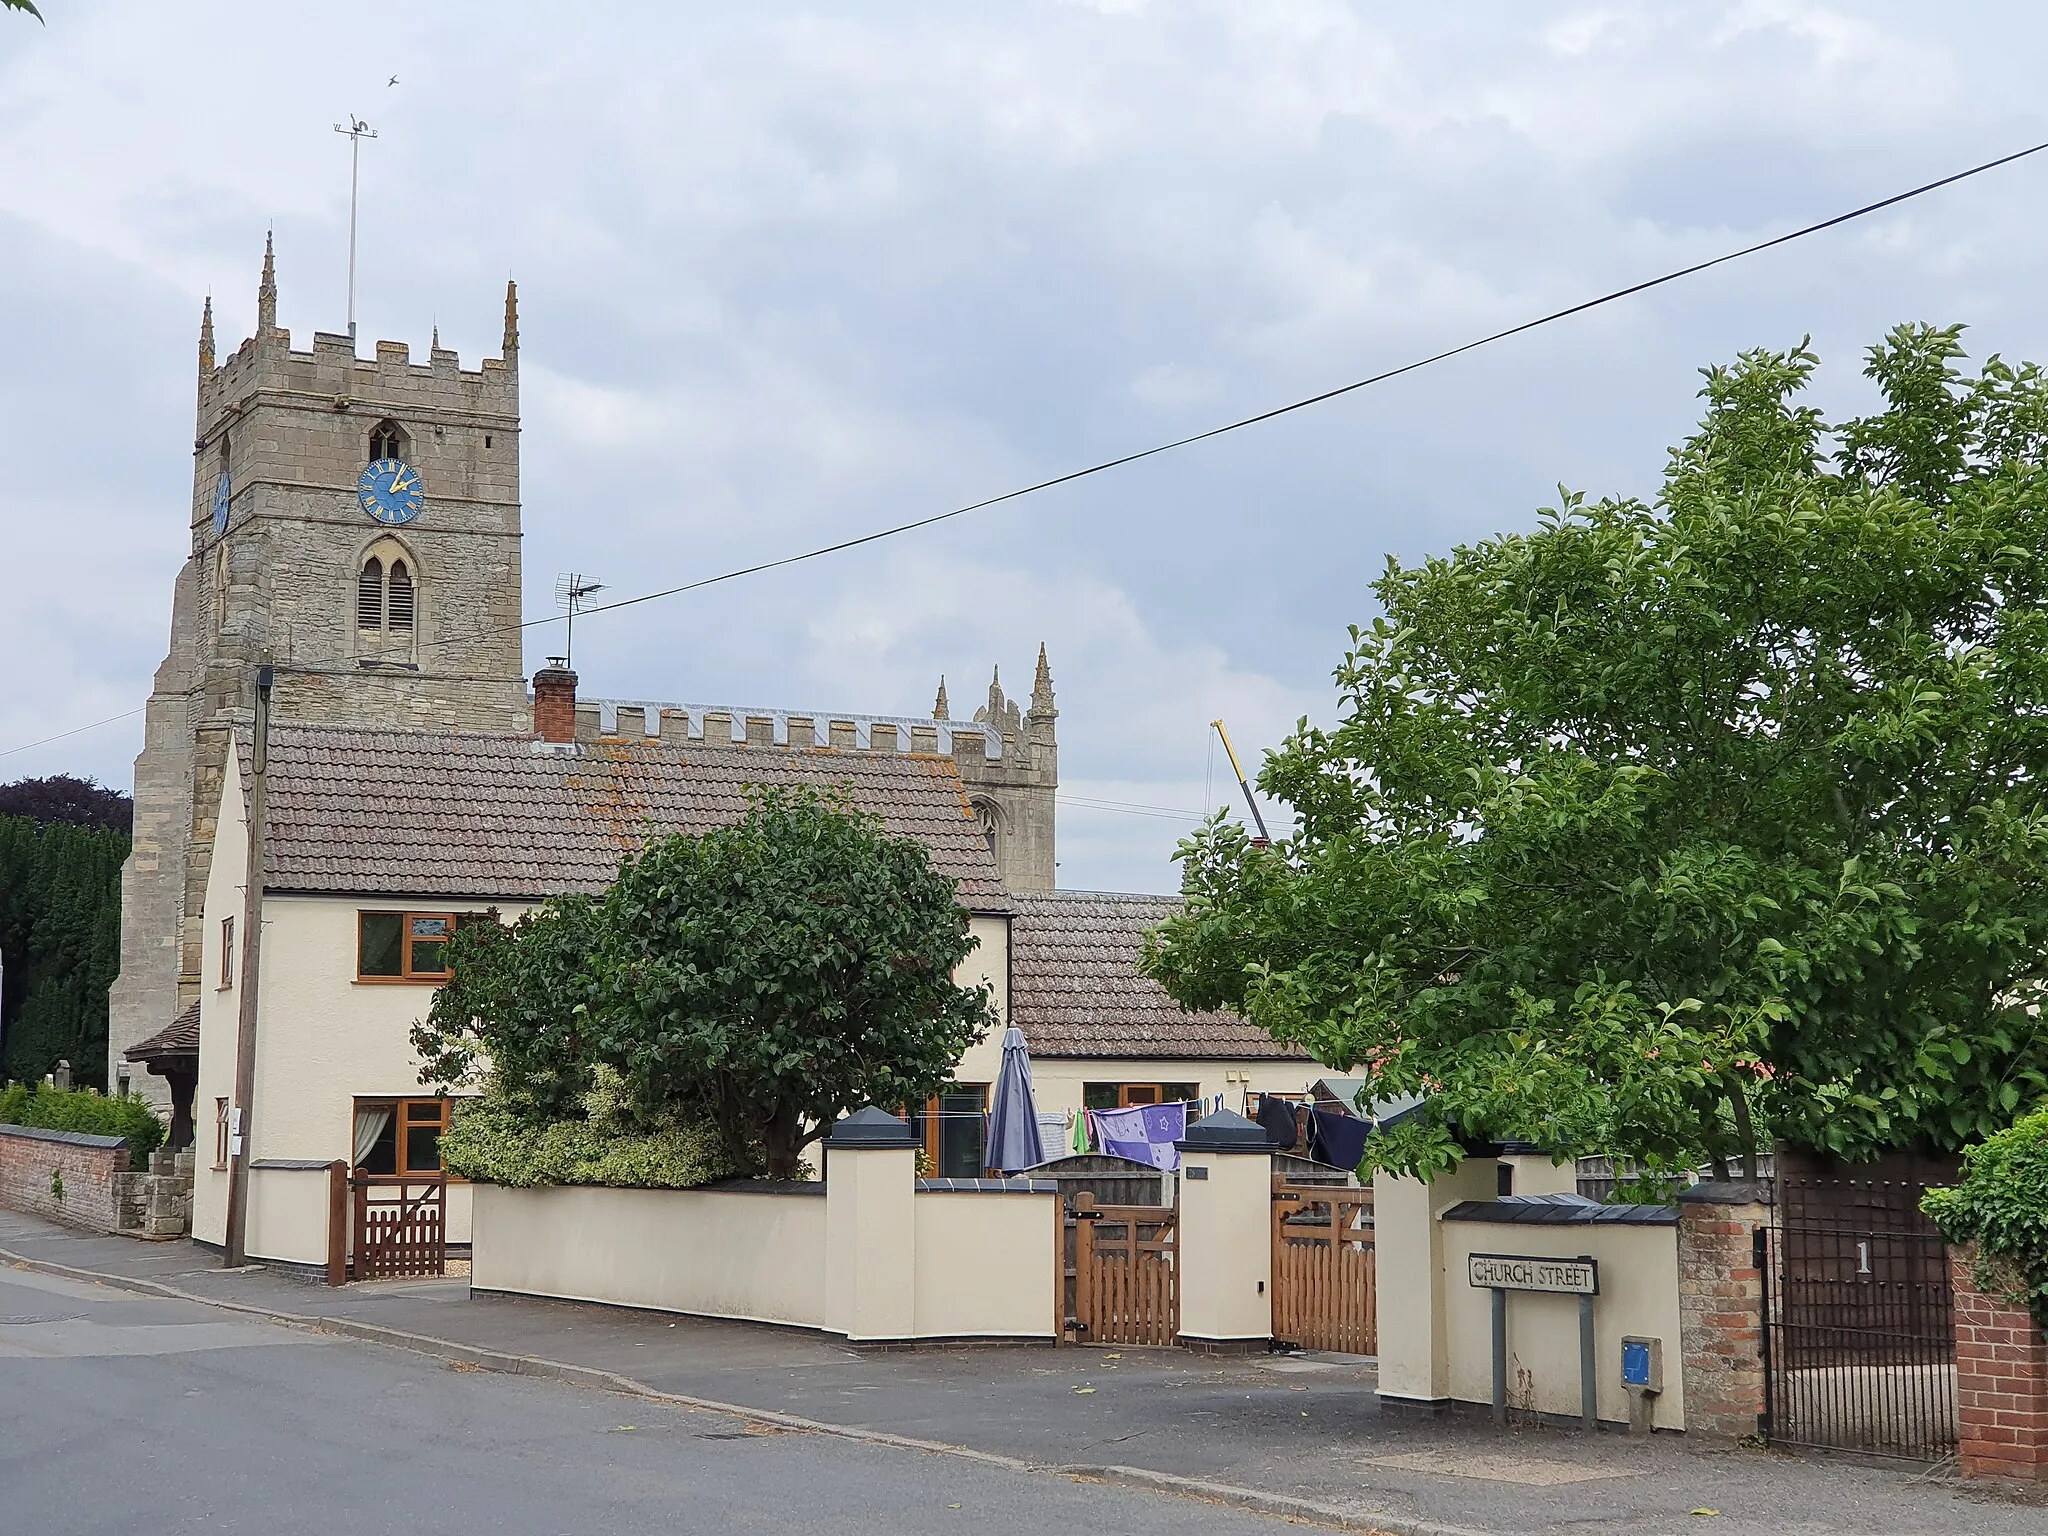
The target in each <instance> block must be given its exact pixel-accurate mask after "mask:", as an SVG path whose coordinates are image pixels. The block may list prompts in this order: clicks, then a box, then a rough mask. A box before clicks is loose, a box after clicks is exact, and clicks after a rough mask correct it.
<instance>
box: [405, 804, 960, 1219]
mask: <svg viewBox="0 0 2048 1536" xmlns="http://www.w3.org/2000/svg"><path fill="white" fill-rule="evenodd" d="M747 793H748V808H747V812H746V815H745V816H744V817H743V818H742V819H741V820H740V821H738V822H737V823H734V824H732V825H729V826H721V827H713V828H712V829H710V830H709V831H707V832H705V833H703V834H702V835H701V836H694V837H693V836H689V835H685V834H676V835H673V836H669V837H664V838H656V839H654V840H653V841H651V842H649V843H648V844H647V845H646V846H645V847H644V848H642V849H641V850H640V851H639V852H637V853H635V854H633V855H631V856H629V857H628V858H627V859H626V860H625V862H624V863H623V864H622V865H621V866H620V869H619V875H618V879H617V881H616V882H615V883H614V884H613V885H612V887H611V889H610V890H608V891H607V892H606V893H605V894H604V895H603V897H601V898H599V899H598V900H595V901H593V900H591V899H590V898H588V897H584V896H568V897H555V898H552V899H550V900H549V901H548V902H546V903H544V904H543V905H542V906H541V907H540V909H539V910H538V911H536V912H531V913H528V914H527V915H526V916H525V917H522V918H521V919H520V920H519V922H518V923H517V924H515V925H513V926H512V927H510V928H503V927H500V926H499V925H498V924H497V923H495V922H487V923H470V924H466V925H464V926H462V927H461V928H458V929H457V931H456V934H455V937H454V940H453V942H452V943H451V944H450V945H449V946H448V963H449V967H450V970H451V972H452V976H451V979H450V980H449V982H448V984H447V985H445V986H443V987H442V988H441V989H440V990H439V991H438V992H436V993H435V995H434V999H433V1003H432V1005H431V1007H430V1009H429V1011H428V1014H427V1017H426V1019H425V1020H424V1021H423V1022H421V1023H420V1024H419V1025H418V1026H416V1027H415V1028H414V1030H413V1033H412V1040H413V1045H414V1047H415V1048H416V1049H417V1050H418V1051H419V1053H420V1056H421V1059H422V1060H423V1061H424V1063H425V1066H424V1068H423V1069H422V1071H421V1074H420V1081H421V1082H423V1083H427V1084H430V1085H433V1086H436V1087H444V1086H445V1087H453V1086H455V1085H457V1084H462V1083H467V1082H470V1081H473V1080H474V1079H475V1078H476V1076H477V1074H478V1073H479V1071H480V1070H482V1069H483V1068H484V1066H485V1065H486V1064H488V1067H489V1070H490V1071H491V1072H492V1073H493V1074H494V1075H495V1079H496V1085H495V1088H494V1090H493V1092H494V1098H495V1101H496V1103H497V1104H498V1105H499V1106H500V1107H502V1108H504V1109H505V1110H507V1111H509V1112H512V1113H513V1114H514V1115H515V1116H516V1118H517V1119H518V1120H521V1121H523V1122H524V1123H526V1124H527V1125H528V1126H531V1127H534V1128H537V1129H550V1131H551V1133H552V1129H551V1128H553V1127H555V1126H557V1125H559V1124H561V1123H563V1122H574V1121H576V1120H577V1119H579V1118H587V1119H592V1120H594V1119H596V1118H597V1117H596V1116H595V1115H594V1114H592V1113H590V1112H589V1111H588V1109H585V1111H584V1113H583V1114H582V1115H580V1116H579V1115H578V1113H577V1106H578V1103H579V1101H580V1100H581V1098H582V1097H583V1096H584V1095H586V1094H588V1093H589V1092H591V1091H592V1089H593V1088H594V1087H596V1086H597V1085H599V1084H600V1083H605V1084H609V1086H608V1087H606V1088H605V1089H604V1092H605V1094H606V1096H607V1099H608V1102H609V1104H610V1106H611V1112H612V1113H614V1114H615V1115H616V1117H617V1125H616V1130H617V1133H618V1135H619V1136H621V1137H629V1138H646V1137H656V1138H666V1137H667V1135H668V1133H669V1132H671V1131H675V1130H678V1129H680V1128H689V1130H690V1133H691V1137H692V1139H691V1140H690V1145H693V1146H694V1145H695V1141H694V1132H695V1128H696V1127H699V1126H712V1127H715V1128H716V1129H717V1131H718V1134H719V1136H720V1138H721V1143H722V1145H723V1148H724V1152H723V1154H722V1155H721V1156H719V1157H718V1158H717V1159H716V1162H717V1165H718V1166H719V1167H720V1168H727V1167H730V1168H732V1169H734V1170H735V1171H738V1170H741V1169H746V1170H748V1171H753V1170H761V1171H765V1172H766V1173H767V1174H768V1176H769V1177H770V1178H778V1179H789V1178H796V1177H799V1176H800V1173H799V1170H800V1169H801V1167H802V1162H803V1151H804V1149H805V1148H806V1147H807V1146H809V1145H810V1144H811V1143H812V1142H814V1141H816V1140H817V1139H818V1138H820V1137H821V1136H823V1135H825V1134H826V1132H827V1131H829V1130H830V1128H831V1126H832V1124H833V1122H834V1121H835V1120H836V1119H837V1118H838V1117H839V1116H840V1115H842V1114H844V1113H846V1112H847V1111H848V1110H850V1109H855V1108H858V1107H859V1106H861V1105H863V1104H917V1103H922V1102H923V1101H924V1100H925V1099H926V1098H928V1097H929V1096H930V1095H932V1094H934V1093H937V1092H938V1091H939V1090H940V1089H941V1088H942V1087H944V1086H945V1084H946V1083H948V1082H950V1081H951V1080H952V1076H953V1069H954V1067H955V1066H956V1065H957V1064H958V1063H959V1060H960V1057H961V1053H962V1052H964V1051H965V1050H966V1049H967V1048H968V1047H969V1046H970V1045H972V1044H973V1043H974V1042H975V1041H976V1040H979V1039H980V1038H981V1037H982V1036H983V1035H984V1034H986V1033H987V1031H988V1030H989V1029H990V1028H991V1027H992V1026H993V1024H994V1022H995V1020H994V1014H993V1011H992V1009H991V1007H990V1000H989V989H988V988H987V987H986V986H976V987H963V986H960V985H958V984H956V983H955V981H954V980H953V975H954V972H955V971H956V970H957V969H958V968H959V966H960V964H961V962H962V961H964V960H965V959H966V958H967V957H968V955H969V954H970V953H971V952H972V951H973V949H974V947H975V945H976V943H977V942H978V941H977V940H976V938H975V937H974V935H973V933H972V931H971V930H970V928H969V924H968V918H967V914H966V912H965V911H963V910H962V909H961V907H960V905H959V903H958V900H957V897H956V895H955V892H954V889H953V882H952V881H951V880H950V879H949V878H947V877H946V876H944V875H941V874H940V873H938V872H937V871H936V870H934V869H933V868H932V867H931V857H930V854H929V852H928V851H927V850H926V848H925V847H924V845H923V844H921V843H919V842H917V841H916V840H915V839H911V838H898V837H891V836H890V835H889V834H888V831H887V829H886V828H885V826H884V825H883V823H882V822H881V820H880V819H879V818H877V817H875V816H871V815H867V814H865V813H863V812H860V811H857V810H855V809H853V808H852V807H851V805H850V804H849V802H848V801H847V798H846V796H845V794H844V792H843V791H839V790H830V791H820V790H815V789H807V788H786V789H771V788H758V787H757V788H753V789H750V790H749V791H748V792H747ZM607 1074H608V1076H607ZM561 1134H564V1135H572V1136H573V1135H575V1134H576V1133H574V1132H563V1133H561ZM522 1144H523V1143H522ZM584 1144H585V1143H579V1145H584ZM663 1144H664V1145H669V1146H672V1147H673V1146H678V1145H680V1144H679V1143H673V1142H668V1141H666V1140H664V1142H663ZM536 1145H537V1144H536ZM589 1145H594V1146H595V1145H602V1146H609V1145H610V1141H609V1138H606V1139H604V1140H603V1141H601V1142H599V1143H594V1144H589ZM606 1155H607V1156H608V1157H609V1156H612V1155H613V1154H611V1153H607V1154H606Z"/></svg>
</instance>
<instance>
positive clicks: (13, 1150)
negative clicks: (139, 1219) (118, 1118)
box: [0, 1125, 128, 1232]
mask: <svg viewBox="0 0 2048 1536" xmlns="http://www.w3.org/2000/svg"><path fill="white" fill-rule="evenodd" d="M127 1168H128V1144H127V1143H126V1142H125V1141H123V1140H122V1139H121V1138H120V1137H118V1136H81V1135H77V1134H74V1133H73V1132H70V1131H41V1130H34V1129H31V1128H29V1127H27V1126H20V1125H0V1206H5V1207H6V1208H7V1209H8V1210H10V1211H25V1212H27V1213H28V1214H29V1215H32V1216H45V1217H48V1218H49V1219H50V1220H52V1221H62V1222H68V1223H69V1224H71V1225H72V1226H78V1227H90V1228H92V1229H93V1230H94V1231H96V1232H115V1231H119V1230H120V1225H121V1221H120V1210H119V1200H118V1197H117V1190H116V1184H115V1178H116V1175H118V1174H121V1173H125V1172H126V1171H127Z"/></svg>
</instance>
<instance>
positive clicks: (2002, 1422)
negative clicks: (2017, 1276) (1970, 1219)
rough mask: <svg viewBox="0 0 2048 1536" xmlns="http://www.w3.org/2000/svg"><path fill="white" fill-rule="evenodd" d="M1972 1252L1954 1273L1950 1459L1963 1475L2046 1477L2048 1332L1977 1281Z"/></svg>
mask: <svg viewBox="0 0 2048 1536" xmlns="http://www.w3.org/2000/svg"><path fill="white" fill-rule="evenodd" d="M1975 1261H1976V1253H1975V1251H1974V1250H1973V1249H1970V1248H1958V1249H1956V1250H1954V1251H1953V1252H1951V1254H1950V1255H1949V1262H1950V1264H1951V1265H1953V1266H1954V1278H1955V1331H1956V1417H1957V1420H1958V1425H1959V1428H1960V1429H1961V1443H1960V1444H1959V1446H1958V1448H1957V1460H1958V1461H1959V1462H1960V1463H1961V1464H1962V1469H1963V1476H1965V1477H1974V1478H1986V1479H1994V1480H1997V1481H2000V1482H2008V1483H2030V1484H2040V1483H2048V1339H2044V1338H2043V1337H2042V1334H2041V1329H2040V1327H2039V1326H2038V1325H2037V1324H2036V1323H2035V1322H2034V1319H2033V1317H2032V1316H2031V1315H2030V1314H2029V1313H2028V1312H2027V1310H2026V1308H2024V1307H2016V1306H2014V1305H2013V1304H2012V1303H2011V1302H2008V1301H2006V1300H2004V1299H2003V1298H2001V1297H1998V1296H1991V1295H1986V1294H1985V1293H1984V1292H1983V1291H1980V1290H1978V1289H1977V1283H1976V1279H1975V1277H1974V1275H1973V1274H1972V1270H1973V1268H1974V1267H1975Z"/></svg>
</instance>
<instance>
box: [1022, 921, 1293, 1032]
mask: <svg viewBox="0 0 2048 1536" xmlns="http://www.w3.org/2000/svg"><path fill="white" fill-rule="evenodd" d="M1010 900H1011V903H1012V912H1013V914H1014V915H1013V916H1012V917H1011V920H1010V1022H1011V1023H1013V1024H1015V1025H1016V1026H1017V1027H1018V1028H1019V1029H1021V1030H1023V1031H1024V1038H1025V1040H1026V1041H1028V1042H1029V1044H1030V1047H1031V1054H1032V1055H1034V1056H1128V1057H1138V1058H1154V1059H1161V1060H1164V1059H1168V1058H1189V1059H1194V1060H1211V1059H1218V1058H1222V1059H1237V1058H1244V1057H1258V1058H1266V1059H1273V1060H1285V1061H1306V1060H1308V1059H1309V1058H1308V1057H1307V1056H1306V1055H1305V1054H1303V1053H1302V1052H1300V1051H1297V1050H1294V1049H1293V1048H1291V1047H1289V1046H1283V1045H1280V1044H1278V1043H1277V1042H1276V1041H1275V1040H1274V1039H1273V1037H1272V1036H1271V1035H1268V1034H1267V1033H1266V1032H1265V1031H1263V1030H1260V1029H1255V1028H1253V1027H1252V1026H1251V1025H1249V1024H1247V1023H1245V1021H1244V1020H1243V1019H1240V1018H1239V1017H1238V1016H1237V1015H1236V1014H1234V1013H1221V1012H1219V1013H1183V1012H1182V1011H1181V1008H1180V1005H1179V1004H1178V1003H1176V1002H1175V1001H1174V1000H1173V999H1172V998H1170V997H1168V996H1167V995H1166V992H1165V989H1164V988H1162V987H1161V986H1160V985H1159V984H1158V983H1157V982H1155V981H1152V980H1149V979H1148V978H1146V977H1143V976H1140V975H1139V974H1138V947H1139V942H1140V939H1141V938H1142V936H1143V934H1144V932H1145V930H1146V929H1147V928H1152V927H1156V926H1157V925H1158V924H1159V923H1161V922H1163V921H1165V920H1166V919H1167V918H1169V917H1171V916H1172V915H1173V914H1174V913H1176V912H1178V911H1179V910H1180V901H1179V900H1178V898H1176V897H1172V896H1134V895H1125V894H1116V893H1109V892H1098V891H1056V892H1052V893H1050V894H1047V895H1039V896H1013V897H1011V898H1010Z"/></svg>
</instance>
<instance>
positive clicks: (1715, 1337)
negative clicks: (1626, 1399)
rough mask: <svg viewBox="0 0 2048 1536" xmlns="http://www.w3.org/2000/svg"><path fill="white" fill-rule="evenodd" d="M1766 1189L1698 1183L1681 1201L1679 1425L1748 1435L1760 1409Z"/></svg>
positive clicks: (1707, 1431) (1705, 1431)
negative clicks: (1760, 1261) (1759, 1242)
mask: <svg viewBox="0 0 2048 1536" xmlns="http://www.w3.org/2000/svg"><path fill="white" fill-rule="evenodd" d="M1770 1197H1771V1190H1770V1186H1769V1185H1766V1184H1744V1183H1725V1184H1722V1183H1710V1184H1699V1185H1696V1186H1694V1187H1693V1188H1692V1189H1689V1190H1687V1191H1686V1192H1685V1193H1684V1194H1682V1195H1680V1196H1679V1205H1678V1332H1679V1347H1680V1352H1681V1354H1682V1355H1683V1357H1684V1371H1685V1427H1686V1428H1687V1429H1688V1430H1691V1431H1697V1432H1699V1433H1702V1434H1708V1435H1725V1436H1728V1437H1730V1438H1740V1437H1741V1436H1743V1435H1753V1434H1755V1433H1756V1430H1757V1421H1758V1419H1759V1417H1760V1416H1761V1415H1762V1414H1763V1411H1764V1364H1763V1342H1764V1340H1763V1294H1764V1290H1763V1273H1762V1271H1761V1270H1759V1269H1758V1268H1757V1263H1756V1232H1757V1229H1758V1228H1759V1227H1760V1226H1763V1225H1764V1224H1765V1223H1767V1222H1768V1221H1769V1219H1770Z"/></svg>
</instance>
